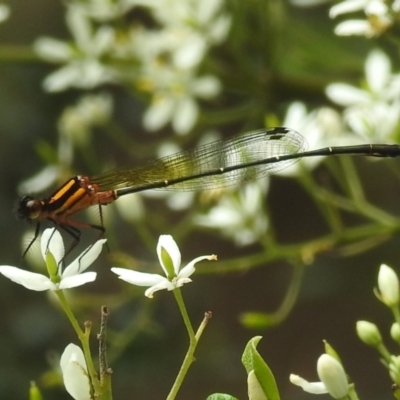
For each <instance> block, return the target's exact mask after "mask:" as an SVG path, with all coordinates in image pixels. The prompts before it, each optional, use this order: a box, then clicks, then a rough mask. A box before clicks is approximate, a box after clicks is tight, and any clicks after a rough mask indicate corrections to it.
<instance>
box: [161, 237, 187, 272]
mask: <svg viewBox="0 0 400 400" xmlns="http://www.w3.org/2000/svg"><path fill="white" fill-rule="evenodd" d="M162 248H163V249H165V251H166V252H167V253H168V255H169V256H170V258H171V260H172V263H173V265H174V270H175V275H178V274H179V267H180V266H181V252H180V251H179V247H178V245H177V244H176V242H175V240H174V239H173V237H172V236H171V235H160V238H159V239H158V243H157V255H158V260H159V261H160V264H161V267H162V269H163V270H164V272H165V275H167V276H168V271H167V268H166V266H165V265H164V262H163V259H162V254H161V249H162Z"/></svg>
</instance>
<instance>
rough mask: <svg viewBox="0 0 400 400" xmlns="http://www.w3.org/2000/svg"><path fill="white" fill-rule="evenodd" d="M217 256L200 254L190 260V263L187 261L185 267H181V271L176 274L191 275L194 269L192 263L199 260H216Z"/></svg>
mask: <svg viewBox="0 0 400 400" xmlns="http://www.w3.org/2000/svg"><path fill="white" fill-rule="evenodd" d="M216 259H217V256H216V255H214V254H212V255H210V256H201V257H197V258H195V259H194V260H192V261H190V263H188V264H187V265H186V266H185V267H183V268H182V269H181V271H180V272H179V274H178V278H179V279H181V278H188V277H189V276H191V275H192V274H193V272H194V271H195V270H196V269H195V267H194V265H195V264H196V263H198V262H199V261H202V260H210V261H211V260H216Z"/></svg>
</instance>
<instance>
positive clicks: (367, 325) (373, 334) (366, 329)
mask: <svg viewBox="0 0 400 400" xmlns="http://www.w3.org/2000/svg"><path fill="white" fill-rule="evenodd" d="M356 331H357V335H358V337H359V338H360V339H361V340H362V341H363V342H364V343H365V344H367V345H368V346H371V347H377V346H379V345H380V344H381V343H382V336H381V334H380V332H379V330H378V327H377V326H376V325H375V324H373V323H372V322H368V321H357V324H356Z"/></svg>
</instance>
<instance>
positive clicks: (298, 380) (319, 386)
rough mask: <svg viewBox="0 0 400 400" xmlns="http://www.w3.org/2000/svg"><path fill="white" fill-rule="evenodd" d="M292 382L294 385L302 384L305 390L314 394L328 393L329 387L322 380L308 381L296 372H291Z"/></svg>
mask: <svg viewBox="0 0 400 400" xmlns="http://www.w3.org/2000/svg"><path fill="white" fill-rule="evenodd" d="M289 379H290V382H292V383H293V384H294V385H297V386H300V387H301V388H302V389H303V390H304V391H305V392H308V393H312V394H323V393H328V390H327V388H326V387H325V385H324V384H323V383H322V382H308V381H306V380H305V379H303V378H302V377H300V376H298V375H294V374H290V377H289Z"/></svg>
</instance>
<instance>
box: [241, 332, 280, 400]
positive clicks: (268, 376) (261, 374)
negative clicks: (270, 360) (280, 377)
mask: <svg viewBox="0 0 400 400" xmlns="http://www.w3.org/2000/svg"><path fill="white" fill-rule="evenodd" d="M260 340H261V336H256V337H254V338H253V339H251V340H250V341H249V342H248V343H247V346H246V348H245V349H244V352H243V356H242V363H243V365H244V367H245V368H246V371H247V374H249V373H250V372H251V371H254V374H255V375H256V377H257V379H258V381H259V383H260V385H261V387H262V389H263V391H264V394H265V396H266V397H267V398H268V400H280V396H279V390H278V386H277V385H276V381H275V377H274V375H273V373H272V371H271V370H270V369H269V367H268V365H267V364H266V363H265V361H264V360H263V359H262V357H261V356H260V354H259V353H258V351H257V350H256V347H257V344H258V342H259V341H260Z"/></svg>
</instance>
